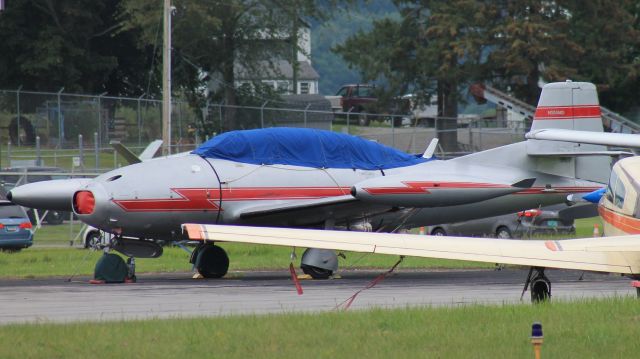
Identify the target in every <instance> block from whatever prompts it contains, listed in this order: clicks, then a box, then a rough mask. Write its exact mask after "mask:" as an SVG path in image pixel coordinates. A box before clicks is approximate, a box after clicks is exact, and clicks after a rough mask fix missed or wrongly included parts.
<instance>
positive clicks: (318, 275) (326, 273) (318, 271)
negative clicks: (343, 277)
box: [300, 264, 333, 279]
mask: <svg viewBox="0 0 640 359" xmlns="http://www.w3.org/2000/svg"><path fill="white" fill-rule="evenodd" d="M300 269H302V272H304V274H307V275H310V276H311V278H313V279H329V277H331V276H332V275H333V271H332V270H329V269H323V268H318V267H314V266H310V265H307V264H301V265H300Z"/></svg>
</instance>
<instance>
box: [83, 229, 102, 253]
mask: <svg viewBox="0 0 640 359" xmlns="http://www.w3.org/2000/svg"><path fill="white" fill-rule="evenodd" d="M99 244H100V232H98V231H92V232H90V233H89V235H88V236H87V238H86V239H85V241H84V247H85V248H87V249H88V248H95V249H98V245H99Z"/></svg>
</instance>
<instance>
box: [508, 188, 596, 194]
mask: <svg viewBox="0 0 640 359" xmlns="http://www.w3.org/2000/svg"><path fill="white" fill-rule="evenodd" d="M597 189H600V187H553V188H546V187H531V188H528V189H525V190H522V191H519V192H516V193H514V194H563V193H589V192H593V191H595V190H597Z"/></svg>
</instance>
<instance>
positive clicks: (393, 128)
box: [391, 115, 396, 147]
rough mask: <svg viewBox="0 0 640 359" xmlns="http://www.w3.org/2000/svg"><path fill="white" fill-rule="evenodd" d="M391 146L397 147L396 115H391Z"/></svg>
mask: <svg viewBox="0 0 640 359" xmlns="http://www.w3.org/2000/svg"><path fill="white" fill-rule="evenodd" d="M391 147H396V116H395V115H391Z"/></svg>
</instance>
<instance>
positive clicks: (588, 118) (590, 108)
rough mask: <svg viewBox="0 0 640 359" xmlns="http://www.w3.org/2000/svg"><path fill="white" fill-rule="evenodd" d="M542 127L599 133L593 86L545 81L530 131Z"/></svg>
mask: <svg viewBox="0 0 640 359" xmlns="http://www.w3.org/2000/svg"><path fill="white" fill-rule="evenodd" d="M544 128H556V129H565V130H577V131H596V132H603V127H602V117H601V113H600V103H599V102H598V92H597V91H596V87H595V85H593V84H592V83H588V82H572V81H567V82H554V83H550V84H546V85H545V86H544V87H543V88H542V93H541V94H540V100H539V101H538V107H537V108H536V114H535V117H534V119H533V124H532V125H531V131H535V130H540V129H544Z"/></svg>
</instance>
